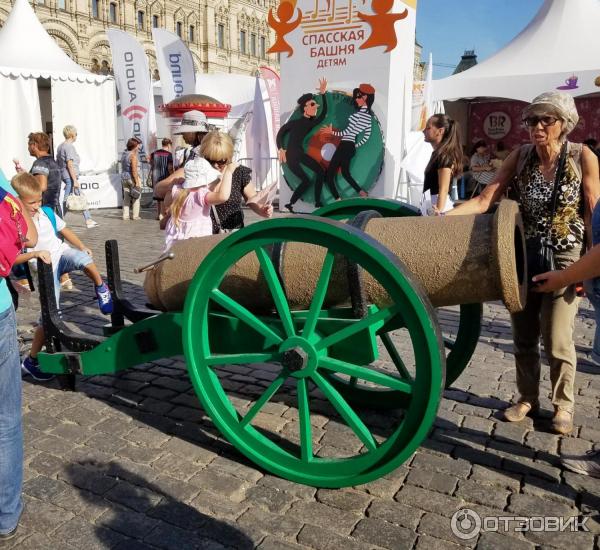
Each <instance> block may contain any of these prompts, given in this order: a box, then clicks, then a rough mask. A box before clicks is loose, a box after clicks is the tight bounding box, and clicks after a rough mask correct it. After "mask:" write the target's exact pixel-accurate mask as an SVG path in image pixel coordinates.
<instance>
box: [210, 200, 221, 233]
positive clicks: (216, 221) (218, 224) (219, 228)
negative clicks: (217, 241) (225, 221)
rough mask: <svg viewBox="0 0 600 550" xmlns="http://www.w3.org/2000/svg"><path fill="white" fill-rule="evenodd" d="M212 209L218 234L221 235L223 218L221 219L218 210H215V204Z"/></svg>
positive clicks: (211, 206)
mask: <svg viewBox="0 0 600 550" xmlns="http://www.w3.org/2000/svg"><path fill="white" fill-rule="evenodd" d="M210 209H211V210H212V213H213V216H214V217H215V224H216V226H217V233H220V232H221V230H222V229H223V226H222V225H221V218H219V214H217V209H216V208H215V205H214V204H211V205H210Z"/></svg>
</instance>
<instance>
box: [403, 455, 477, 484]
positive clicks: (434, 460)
mask: <svg viewBox="0 0 600 550" xmlns="http://www.w3.org/2000/svg"><path fill="white" fill-rule="evenodd" d="M411 467H412V468H413V469H414V468H416V469H421V468H423V469H425V470H429V471H433V472H442V473H445V474H449V475H451V476H455V477H460V478H466V477H467V476H468V475H469V473H470V472H471V465H470V464H469V463H468V462H467V461H466V460H462V459H457V460H448V458H447V457H446V458H443V457H439V456H437V455H432V454H429V453H422V452H418V453H417V454H416V455H415V457H414V459H413V461H412V463H411Z"/></svg>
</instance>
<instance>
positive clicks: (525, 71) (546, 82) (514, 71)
mask: <svg viewBox="0 0 600 550" xmlns="http://www.w3.org/2000/svg"><path fill="white" fill-rule="evenodd" d="M567 4H568V5H567ZM599 21H600V0H577V2H573V1H572V0H571V1H570V2H568V3H567V0H545V2H544V4H543V5H542V7H541V8H540V10H539V11H538V13H537V14H536V15H535V17H534V18H533V19H532V20H531V22H530V23H529V24H528V25H527V27H525V28H524V29H523V30H522V31H521V32H520V33H519V34H518V35H517V36H516V37H515V38H514V39H513V40H512V41H511V42H510V43H509V44H508V45H507V46H505V47H504V48H503V49H502V50H500V51H499V52H497V53H496V54H495V55H493V56H492V57H490V58H488V59H486V60H485V61H482V62H481V63H479V64H478V65H476V66H474V67H472V68H470V69H468V70H466V71H464V72H462V73H460V74H457V75H453V76H450V77H448V78H444V79H441V80H436V81H435V83H434V96H435V99H437V100H441V99H460V98H466V97H481V96H484V97H504V98H510V99H520V100H523V101H530V100H531V99H533V98H534V97H535V96H536V95H538V94H540V93H542V92H545V91H548V90H554V89H559V90H560V89H562V90H565V91H568V92H570V93H572V94H573V95H574V96H580V95H585V94H590V93H595V92H600V88H599V87H598V86H597V85H596V84H595V80H596V78H597V77H599V76H600V60H599V59H598V52H599V51H600V33H599V32H598V22H599ZM572 76H574V77H576V78H577V81H576V82H575V81H574V80H571V81H570V82H567V80H568V79H570V78H571V77H572ZM599 84H600V80H599Z"/></svg>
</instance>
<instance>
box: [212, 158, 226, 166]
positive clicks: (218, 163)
mask: <svg viewBox="0 0 600 550" xmlns="http://www.w3.org/2000/svg"><path fill="white" fill-rule="evenodd" d="M208 162H210V163H211V164H216V165H217V166H225V165H226V164H228V163H229V161H228V160H227V159H221V160H209V161H208Z"/></svg>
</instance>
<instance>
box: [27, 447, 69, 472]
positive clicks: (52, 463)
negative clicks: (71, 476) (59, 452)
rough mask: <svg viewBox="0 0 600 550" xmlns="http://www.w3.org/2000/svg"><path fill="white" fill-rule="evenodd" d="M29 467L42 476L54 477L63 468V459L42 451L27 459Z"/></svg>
mask: <svg viewBox="0 0 600 550" xmlns="http://www.w3.org/2000/svg"><path fill="white" fill-rule="evenodd" d="M29 468H32V469H33V470H34V471H36V472H38V473H39V474H42V475H44V476H47V477H55V476H56V474H57V473H58V472H60V471H61V470H62V469H63V468H64V459H63V458H59V457H57V456H54V455H51V454H48V453H44V452H42V453H39V454H38V455H37V456H35V457H34V458H33V459H32V460H30V461H29Z"/></svg>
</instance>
